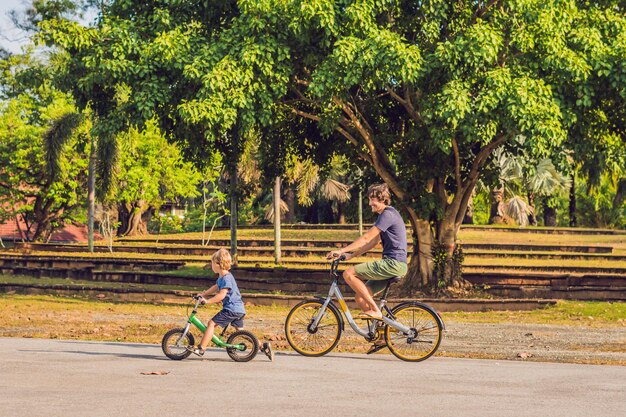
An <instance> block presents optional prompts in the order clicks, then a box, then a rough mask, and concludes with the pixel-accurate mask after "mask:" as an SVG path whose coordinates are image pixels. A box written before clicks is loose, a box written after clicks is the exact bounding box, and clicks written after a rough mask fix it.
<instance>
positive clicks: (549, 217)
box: [543, 202, 556, 227]
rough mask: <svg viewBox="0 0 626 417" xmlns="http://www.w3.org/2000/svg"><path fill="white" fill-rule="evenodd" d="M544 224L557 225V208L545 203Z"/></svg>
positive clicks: (548, 225) (547, 225)
mask: <svg viewBox="0 0 626 417" xmlns="http://www.w3.org/2000/svg"><path fill="white" fill-rule="evenodd" d="M543 225H544V226H546V227H555V226H556V209H555V208H553V207H550V206H548V204H546V202H544V203H543Z"/></svg>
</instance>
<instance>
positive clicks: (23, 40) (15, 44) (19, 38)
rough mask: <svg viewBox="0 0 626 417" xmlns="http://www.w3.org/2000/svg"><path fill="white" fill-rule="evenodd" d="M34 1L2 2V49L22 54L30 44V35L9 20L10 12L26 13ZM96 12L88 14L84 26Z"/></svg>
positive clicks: (0, 40)
mask: <svg viewBox="0 0 626 417" xmlns="http://www.w3.org/2000/svg"><path fill="white" fill-rule="evenodd" d="M31 2H32V0H0V47H2V48H4V49H6V50H8V51H9V52H12V53H19V52H21V51H22V50H21V47H22V46H24V45H26V44H28V42H29V39H28V34H27V33H25V32H23V31H21V30H19V29H18V28H16V27H15V26H14V25H13V22H11V19H9V16H8V14H9V11H10V10H17V11H24V10H25V9H26V8H27V7H28V5H30V4H31ZM94 16H95V12H92V13H88V14H87V16H86V17H85V19H83V20H84V21H81V22H82V23H83V24H87V23H88V22H89V21H91V20H93V19H94Z"/></svg>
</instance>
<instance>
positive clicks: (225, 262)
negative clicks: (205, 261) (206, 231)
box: [211, 248, 233, 271]
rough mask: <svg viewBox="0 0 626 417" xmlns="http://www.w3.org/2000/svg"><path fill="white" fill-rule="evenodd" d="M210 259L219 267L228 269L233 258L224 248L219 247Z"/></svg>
mask: <svg viewBox="0 0 626 417" xmlns="http://www.w3.org/2000/svg"><path fill="white" fill-rule="evenodd" d="M211 260H212V261H213V262H215V263H216V264H218V265H219V266H220V268H222V269H225V270H227V271H228V270H230V266H231V265H232V264H233V258H232V257H231V256H230V252H228V251H227V250H226V249H224V248H222V249H219V250H218V251H217V252H215V253H214V254H213V256H212V257H211Z"/></svg>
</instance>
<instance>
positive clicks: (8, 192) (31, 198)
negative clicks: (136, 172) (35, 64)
mask: <svg viewBox="0 0 626 417" xmlns="http://www.w3.org/2000/svg"><path fill="white" fill-rule="evenodd" d="M74 116H76V109H75V107H74V106H73V105H72V103H71V99H70V98H69V97H67V96H66V95H65V94H62V93H60V92H58V91H55V90H54V89H51V88H50V87H49V86H41V87H40V88H39V89H37V90H36V92H35V91H32V92H31V94H26V93H24V94H21V95H19V96H17V97H15V98H11V99H8V100H3V101H2V102H1V103H0V167H2V168H0V218H2V219H4V220H7V219H9V218H10V219H12V220H13V221H15V218H16V216H20V217H21V218H22V219H23V220H24V223H25V227H26V229H25V230H22V231H21V232H22V234H23V236H24V237H25V238H26V239H27V240H30V241H46V240H47V239H49V237H50V235H51V234H52V232H53V231H54V229H55V228H57V227H60V226H62V225H64V224H66V223H68V222H72V221H76V220H82V219H84V216H83V215H82V210H81V209H82V205H83V203H84V196H83V195H82V194H81V193H80V190H81V189H83V186H84V185H85V182H86V179H87V178H86V175H85V171H86V167H87V156H86V154H85V140H84V138H85V135H86V133H87V132H86V130H85V129H84V128H83V129H82V131H80V130H77V129H76V127H77V125H78V123H80V121H79V120H77V118H76V117H74ZM55 141H56V143H58V144H59V147H58V148H57V149H55V150H51V149H49V146H50V145H49V144H50V143H52V142H55ZM52 152H56V153H57V157H55V158H53V159H52V160H50V159H48V158H47V155H50V154H51V153H52Z"/></svg>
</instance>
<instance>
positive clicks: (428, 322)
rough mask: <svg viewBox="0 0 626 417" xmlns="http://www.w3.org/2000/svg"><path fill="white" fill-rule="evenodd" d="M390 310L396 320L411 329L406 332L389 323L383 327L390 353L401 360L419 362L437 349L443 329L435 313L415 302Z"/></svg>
mask: <svg viewBox="0 0 626 417" xmlns="http://www.w3.org/2000/svg"><path fill="white" fill-rule="evenodd" d="M391 312H392V313H393V315H394V316H395V318H396V319H395V320H396V321H397V322H399V323H400V324H402V325H403V326H406V327H408V328H409V329H411V332H410V333H408V334H407V333H403V332H401V331H399V330H397V329H395V328H393V327H392V326H389V325H387V326H386V327H385V341H386V342H387V346H388V347H389V350H390V351H391V353H393V354H394V355H395V356H396V357H398V358H399V359H402V360H403V361H409V362H419V361H423V360H425V359H428V358H429V357H430V356H432V355H433V354H434V353H435V352H436V351H437V348H439V344H440V343H441V333H442V330H443V329H442V326H441V324H440V322H439V320H438V318H437V317H436V315H435V313H433V312H432V311H430V310H429V309H427V308H425V307H423V306H421V305H419V304H417V303H411V304H404V305H399V306H397V307H396V308H394V309H393V310H392V311H391Z"/></svg>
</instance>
